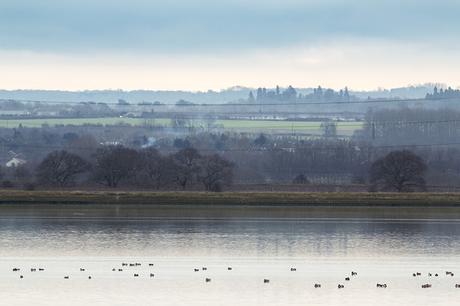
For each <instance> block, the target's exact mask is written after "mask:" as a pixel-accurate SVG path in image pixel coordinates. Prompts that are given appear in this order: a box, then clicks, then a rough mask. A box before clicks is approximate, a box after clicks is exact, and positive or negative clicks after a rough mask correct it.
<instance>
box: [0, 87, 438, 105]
mask: <svg viewBox="0 0 460 306" xmlns="http://www.w3.org/2000/svg"><path fill="white" fill-rule="evenodd" d="M435 86H437V87H438V88H443V87H446V86H443V85H439V84H426V85H418V86H408V87H401V88H393V89H382V90H375V91H353V90H351V91H350V94H352V95H354V96H356V97H358V98H360V99H367V98H368V97H370V98H374V99H377V98H401V99H416V98H425V96H426V94H427V93H432V92H433V89H434V87H435ZM296 90H297V92H298V93H301V94H303V95H305V94H310V93H312V92H313V91H314V89H313V88H296ZM251 91H253V93H255V92H256V91H257V89H256V88H248V87H241V86H235V87H231V88H228V89H224V90H221V91H212V90H209V91H203V92H191V91H164V90H158V91H155V90H133V91H124V90H87V91H59V90H11V91H9V90H0V99H14V100H33V101H59V102H89V101H94V102H105V103H116V102H117V101H118V100H119V99H123V100H125V101H127V102H129V103H142V102H155V101H159V102H162V103H166V104H173V103H176V102H177V101H179V100H184V101H190V102H193V103H226V102H232V101H238V100H240V99H247V98H248V96H249V93H250V92H251Z"/></svg>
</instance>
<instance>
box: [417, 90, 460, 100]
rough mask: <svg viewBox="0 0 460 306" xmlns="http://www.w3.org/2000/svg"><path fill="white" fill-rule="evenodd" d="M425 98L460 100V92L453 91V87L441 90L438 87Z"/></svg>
mask: <svg viewBox="0 0 460 306" xmlns="http://www.w3.org/2000/svg"><path fill="white" fill-rule="evenodd" d="M425 98H426V99H427V100H436V99H450V98H460V90H459V89H452V87H448V88H447V89H443V88H441V89H439V90H438V87H435V88H434V90H433V93H432V94H430V93H428V94H427V95H426V97H425Z"/></svg>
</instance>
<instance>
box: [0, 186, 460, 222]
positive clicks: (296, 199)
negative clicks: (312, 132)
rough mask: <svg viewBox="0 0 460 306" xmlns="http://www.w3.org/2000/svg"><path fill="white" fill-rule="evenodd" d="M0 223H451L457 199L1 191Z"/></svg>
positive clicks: (458, 214) (458, 209) (457, 212)
mask: <svg viewBox="0 0 460 306" xmlns="http://www.w3.org/2000/svg"><path fill="white" fill-rule="evenodd" d="M0 218H1V219H8V218H62V219H65V218H75V219H78V218H81V219H85V218H88V219H90V218H104V219H123V218H126V219H130V218H131V219H143V218H145V219H152V220H153V219H190V220H192V219H216V220H217V219H238V220H244V219H261V220H262V219H290V220H294V221H295V220H296V219H297V220H307V219H432V220H435V219H450V220H455V219H460V193H410V194H395V193H301V192H298V193H295V192H292V193H283V192H226V193H204V192H135V191H132V192H123V191H120V192H114V191H94V192H90V191H0ZM0 222H1V221H0Z"/></svg>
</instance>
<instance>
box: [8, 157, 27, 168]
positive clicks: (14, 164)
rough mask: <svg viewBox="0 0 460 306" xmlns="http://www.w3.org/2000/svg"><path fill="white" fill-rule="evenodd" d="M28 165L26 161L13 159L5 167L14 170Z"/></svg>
mask: <svg viewBox="0 0 460 306" xmlns="http://www.w3.org/2000/svg"><path fill="white" fill-rule="evenodd" d="M26 163H27V161H25V160H24V159H21V158H18V157H13V158H12V159H10V160H9V161H8V162H7V163H6V164H5V166H7V167H8V168H14V167H18V166H22V165H24V164H26Z"/></svg>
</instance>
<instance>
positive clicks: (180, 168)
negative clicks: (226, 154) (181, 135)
mask: <svg viewBox="0 0 460 306" xmlns="http://www.w3.org/2000/svg"><path fill="white" fill-rule="evenodd" d="M172 158H173V161H174V169H173V172H174V173H175V175H174V176H175V178H174V180H175V182H176V183H177V184H178V185H179V186H180V187H182V189H186V188H187V186H188V185H191V184H193V183H194V181H196V178H197V175H198V172H199V171H200V160H201V155H200V153H198V151H197V150H196V149H194V148H185V149H182V150H180V151H179V152H177V153H176V154H174V155H173V157H172Z"/></svg>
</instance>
